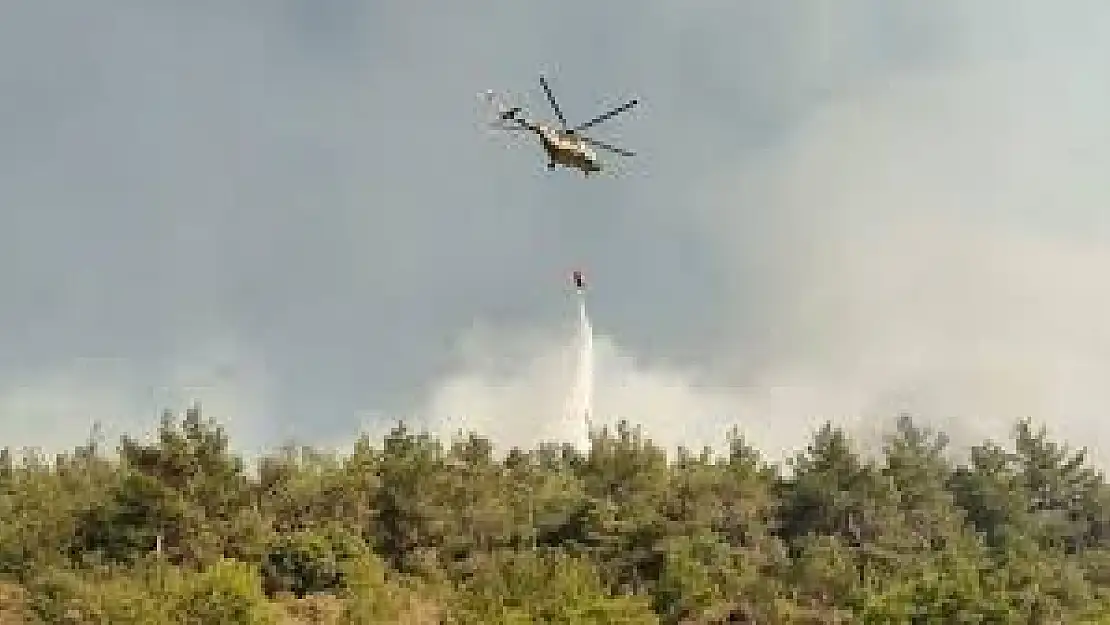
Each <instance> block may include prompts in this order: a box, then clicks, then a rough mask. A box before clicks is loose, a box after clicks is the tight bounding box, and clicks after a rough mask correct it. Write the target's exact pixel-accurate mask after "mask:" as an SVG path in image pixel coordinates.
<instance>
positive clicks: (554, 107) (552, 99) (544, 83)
mask: <svg viewBox="0 0 1110 625" xmlns="http://www.w3.org/2000/svg"><path fill="white" fill-rule="evenodd" d="M540 85H542V86H543V90H544V93H546V94H547V101H548V102H550V103H551V109H552V110H554V111H555V115H556V117H558V118H559V123H561V124H562V125H563V128H566V127H567V120H566V118H565V117H563V112H562V111H561V110H559V105H558V104H557V103H556V102H555V94H553V93H551V87H548V86H547V80H546V79H545V78H544V77H543V74H540Z"/></svg>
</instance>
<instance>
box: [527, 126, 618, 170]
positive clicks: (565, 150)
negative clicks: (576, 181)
mask: <svg viewBox="0 0 1110 625" xmlns="http://www.w3.org/2000/svg"><path fill="white" fill-rule="evenodd" d="M531 126H532V130H533V132H535V133H536V135H537V136H539V138H540V143H542V144H543V149H544V151H545V152H547V156H548V158H549V159H551V161H550V163H549V164H548V167H550V168H552V169H554V168H555V166H556V165H562V166H564V167H572V168H575V169H579V170H581V171H582V172H583V173H585V174H586V175H589V174H590V173H591V172H597V171H601V163H600V161H598V158H597V153H596V152H594V151H593V149H592V148H590V146H589V145H588V144H587V143H586V142H585V141H583V140H582V139H580V138H579V137H577V136H575V135H574V134H572V133H568V132H566V131H563V130H559V129H557V128H552V127H551V126H548V125H546V124H540V123H535V124H531Z"/></svg>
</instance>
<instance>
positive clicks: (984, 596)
mask: <svg viewBox="0 0 1110 625" xmlns="http://www.w3.org/2000/svg"><path fill="white" fill-rule="evenodd" d="M224 417H225V415H221V418H224ZM226 418H227V419H233V418H234V415H226ZM886 432H887V433H886V435H885V438H884V441H883V444H882V446H881V448H874V449H861V445H860V444H859V443H858V442H857V441H855V440H853V439H852V437H851V436H849V434H848V433H846V432H845V431H844V430H843V429H839V428H837V427H835V426H833V425H832V424H826V425H824V426H823V427H821V428H820V429H818V430H816V431H814V432H812V433H811V435H810V436H809V439H808V444H807V445H806V446H805V447H804V449H800V450H799V451H798V453H797V454H796V455H795V456H794V457H793V458H791V459H790V460H789V461H787V462H784V463H782V464H781V466H780V465H778V464H774V463H769V462H767V461H766V460H765V459H764V458H763V457H762V456H761V454H760V453H759V452H758V451H757V450H756V449H753V448H752V447H751V446H749V445H748V444H747V443H746V442H745V441H744V440H743V438H742V437H741V436H740V435H739V434H738V433H737V431H736V430H731V431H728V432H722V445H721V447H720V448H719V449H705V450H685V449H677V450H667V449H663V448H660V447H659V446H658V445H656V444H654V443H653V442H652V441H651V440H650V439H649V438H648V437H647V436H646V435H645V434H644V433H643V431H642V430H641V429H640V428H638V427H635V426H633V425H632V424H631V423H630V422H625V421H622V422H620V423H619V424H618V425H617V426H616V427H614V428H612V429H607V430H602V431H599V432H596V433H594V434H593V435H592V437H591V444H590V448H589V449H588V450H585V451H578V450H575V449H574V448H573V447H571V446H569V445H563V446H559V445H555V444H552V445H550V446H540V447H539V448H537V449H533V450H524V449H511V450H507V451H506V452H504V453H501V452H498V453H495V450H494V449H493V446H492V444H491V442H490V440H489V439H488V438H484V437H483V436H482V435H481V434H480V433H471V434H469V435H465V436H463V435H460V436H459V437H457V438H455V439H454V440H439V439H437V438H436V437H433V436H431V435H429V434H427V433H424V432H420V431H415V430H413V429H410V428H409V427H406V425H405V424H404V423H402V422H398V423H397V424H396V426H395V427H394V428H393V429H392V431H391V432H390V433H389V434H388V435H386V436H384V437H382V440H372V439H371V438H369V437H367V436H362V437H361V438H359V439H358V440H356V441H354V443H353V445H352V446H351V448H349V449H347V450H343V452H342V453H339V454H333V453H323V452H321V451H317V450H314V449H311V448H306V447H297V446H293V445H289V446H285V447H282V448H280V449H277V450H274V451H271V452H268V453H267V454H266V455H263V456H261V457H259V458H257V459H253V458H252V459H250V460H249V461H248V460H245V459H244V458H243V457H242V456H240V455H238V454H236V453H235V452H234V449H235V448H236V447H235V445H234V444H232V441H229V440H228V437H227V435H226V432H225V430H224V429H223V428H222V427H221V426H220V425H219V422H218V421H216V420H213V419H211V418H208V417H206V416H204V415H202V412H201V409H200V407H199V406H195V407H193V408H191V409H189V410H186V411H185V412H184V413H182V414H171V413H166V414H164V415H163V417H162V421H161V423H160V425H159V427H158V430H157V434H156V435H155V436H152V437H150V440H139V439H136V438H132V437H128V436H125V437H123V438H122V439H121V440H120V441H119V442H118V445H117V444H114V443H113V444H112V445H111V446H110V448H109V445H107V444H105V443H104V442H101V441H97V440H96V439H95V438H93V439H90V441H89V442H88V443H87V444H84V445H81V446H78V447H76V448H75V449H73V450H72V451H71V452H67V453H64V454H59V455H57V456H56V457H49V458H47V457H43V456H42V455H41V454H33V453H30V454H29V453H24V452H17V451H15V450H11V449H6V450H4V451H2V452H0V453H2V455H0V485H2V489H0V623H4V624H7V623H13V624H14V623H103V624H112V625H125V624H140V623H141V624H152V625H153V624H165V623H197V624H201V623H204V624H207V623H213V624H216V623H219V624H225V625H226V624H239V623H242V624H273V625H301V624H305V625H307V624H309V623H321V624H339V623H401V624H432V623H455V624H459V625H463V624H467V625H469V624H474V625H478V624H482V625H496V624H510V623H512V624H526V623H558V624H567V625H570V624H578V623H599V624H600V623H627V624H649V623H651V624H688V625H693V624H706V625H708V624H711V623H759V624H769V625H777V624H787V623H791V624H793V623H798V624H811V623H812V624H821V623H845V624H848V623H853V624H854V623H1023V624H1026V623H1067V624H1069V625H1072V624H1082V623H1110V593H1108V590H1110V487H1108V485H1107V483H1106V481H1105V479H1104V476H1103V475H1102V473H1101V472H1099V471H1098V470H1097V469H1096V467H1094V466H1092V464H1091V462H1090V461H1089V460H1088V458H1087V457H1086V453H1085V451H1084V449H1082V448H1073V447H1070V446H1068V445H1066V444H1064V443H1062V442H1058V441H1054V440H1052V439H1051V438H1050V437H1049V436H1048V435H1047V434H1046V431H1045V429H1044V428H1042V427H1038V426H1036V425H1035V424H1033V423H1031V422H1030V421H1028V420H1023V421H1019V422H1017V423H1016V424H1015V425H1014V427H1013V429H1012V432H1011V436H1010V437H1009V438H1008V439H1007V440H1005V441H998V442H995V441H984V442H982V443H981V444H979V445H978V446H976V447H972V448H970V449H967V448H961V449H955V448H954V447H955V446H954V445H952V444H950V441H948V440H947V439H946V436H945V434H944V433H943V432H940V431H936V430H933V429H930V428H928V427H925V426H923V425H921V424H920V423H919V422H915V421H914V419H913V418H912V417H911V416H907V415H902V416H897V417H895V418H892V419H891V421H890V424H889V427H888V428H887V429H886Z"/></svg>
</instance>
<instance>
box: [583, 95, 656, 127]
mask: <svg viewBox="0 0 1110 625" xmlns="http://www.w3.org/2000/svg"><path fill="white" fill-rule="evenodd" d="M639 103H640V101H639V100H629V101H628V102H625V103H624V104H622V105H620V106H618V107H617V108H615V109H613V110H611V111H609V112H608V113H602V114H601V115H598V116H597V117H595V118H593V119H591V120H590V121H588V122H585V123H582V124H578V125H577V126H575V127H574V129H573V130H574V132H579V131H581V130H585V129H587V128H589V127H590V126H593V125H595V124H600V123H601V122H603V121H605V120H607V119H609V118H610V117H612V116H614V115H617V114H620V113H623V112H625V111H627V110H628V109H630V108H632V107H634V106H636V105H637V104H639Z"/></svg>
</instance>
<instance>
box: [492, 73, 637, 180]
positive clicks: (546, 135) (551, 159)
mask: <svg viewBox="0 0 1110 625" xmlns="http://www.w3.org/2000/svg"><path fill="white" fill-rule="evenodd" d="M540 86H542V87H543V90H544V93H545V94H546V95H547V101H548V102H549V103H550V104H551V108H552V110H553V111H555V116H556V117H558V118H559V123H560V126H558V127H557V126H554V125H553V124H548V123H545V122H538V121H533V120H529V119H527V118H525V117H524V116H523V115H521V111H522V110H523V109H522V108H521V107H519V106H514V107H508V106H506V105H505V104H504V103H503V102H501V101H500V100H499V99H498V97H497V95H496V94H495V93H494V92H493V90H487V91H486V92H485V97H486V99H487V100H489V101H490V102H491V103H493V104H494V105H495V106H497V108H498V118H499V121H500V122H501V123H504V124H511V125H509V126H507V127H506V126H502V129H505V130H527V131H529V132H532V133H534V134H535V135H536V136H537V137H539V139H540V143H541V144H542V145H543V149H544V151H545V152H547V157H548V163H547V168H548V170H554V169H555V168H556V167H558V166H560V165H561V166H563V167H567V168H574V169H578V170H580V171H581V172H582V174H583V175H584V176H589V175H590V174H591V173H594V172H599V171H601V169H602V165H601V160H600V159H599V158H598V156H597V152H596V151H594V149H593V148H594V147H598V148H601V149H603V150H608V151H610V152H613V153H614V154H620V155H621V156H629V157H631V156H635V154H634V153H632V152H629V151H628V150H623V149H621V148H618V147H616V146H613V145H610V144H608V143H604V142H602V141H598V140H597V139H593V138H591V137H587V136H586V135H583V134H580V133H581V131H583V130H585V129H587V128H590V127H591V126H594V125H596V124H599V123H601V122H603V121H605V120H607V119H609V118H611V117H613V116H615V115H618V114H620V113H623V112H625V111H627V110H628V109H630V108H632V107H634V106H636V105H637V104H639V100H636V99H632V100H629V101H628V102H625V103H624V104H622V105H620V106H618V107H616V108H614V109H611V110H609V111H607V112H605V113H602V114H601V115H598V116H597V117H594V118H593V119H591V120H589V121H587V122H584V123H581V124H578V125H577V126H574V127H568V126H567V120H566V118H565V117H563V112H562V110H560V109H559V104H558V103H557V102H556V101H555V95H554V94H553V93H552V92H551V87H549V86H548V84H547V80H546V79H545V78H544V76H543V75H542V74H541V75H540Z"/></svg>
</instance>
